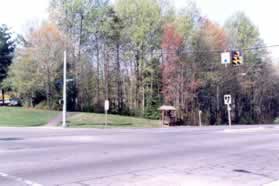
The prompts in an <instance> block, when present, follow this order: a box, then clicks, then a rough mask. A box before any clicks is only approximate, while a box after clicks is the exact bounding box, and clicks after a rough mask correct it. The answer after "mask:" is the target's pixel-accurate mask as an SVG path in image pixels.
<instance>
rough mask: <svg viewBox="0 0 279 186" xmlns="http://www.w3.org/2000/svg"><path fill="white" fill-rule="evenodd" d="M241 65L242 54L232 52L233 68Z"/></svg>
mask: <svg viewBox="0 0 279 186" xmlns="http://www.w3.org/2000/svg"><path fill="white" fill-rule="evenodd" d="M242 63H243V57H242V53H241V52H240V51H232V64H233V65H234V66H238V65H241V64H242Z"/></svg>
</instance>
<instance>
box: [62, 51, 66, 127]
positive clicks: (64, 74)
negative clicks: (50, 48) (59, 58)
mask: <svg viewBox="0 0 279 186" xmlns="http://www.w3.org/2000/svg"><path fill="white" fill-rule="evenodd" d="M66 114H67V52H66V50H65V51H64V68H63V123H62V126H63V127H64V128H66V127H67V123H66V122H67V121H66V119H67V118H66Z"/></svg>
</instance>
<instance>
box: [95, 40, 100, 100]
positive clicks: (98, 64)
mask: <svg viewBox="0 0 279 186" xmlns="http://www.w3.org/2000/svg"><path fill="white" fill-rule="evenodd" d="M96 44H97V48H96V50H97V75H96V76H97V77H96V82H97V86H96V92H97V98H96V99H97V103H98V102H99V99H100V46H99V39H98V36H97V39H96Z"/></svg>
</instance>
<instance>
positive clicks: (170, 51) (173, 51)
mask: <svg viewBox="0 0 279 186" xmlns="http://www.w3.org/2000/svg"><path fill="white" fill-rule="evenodd" d="M277 47H279V44H276V45H267V46H257V47H251V48H243V49H241V48H239V49H237V48H234V49H216V50H194V49H189V48H188V49H182V50H179V49H158V50H157V51H149V53H150V54H154V55H156V54H157V55H167V54H175V55H181V54H189V53H218V54H219V53H222V52H226V51H227V52H230V51H253V50H260V49H268V48H277ZM111 49H112V50H114V48H111ZM159 50H161V51H159ZM122 52H123V53H124V54H129V53H130V54H132V52H137V50H135V49H130V50H125V49H124V50H122ZM106 54H109V55H115V54H116V53H115V52H113V51H107V52H106Z"/></svg>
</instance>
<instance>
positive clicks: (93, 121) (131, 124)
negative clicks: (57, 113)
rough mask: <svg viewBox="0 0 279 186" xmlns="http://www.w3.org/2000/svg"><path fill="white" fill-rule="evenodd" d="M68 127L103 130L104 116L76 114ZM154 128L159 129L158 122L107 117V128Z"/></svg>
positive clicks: (123, 117)
mask: <svg viewBox="0 0 279 186" xmlns="http://www.w3.org/2000/svg"><path fill="white" fill-rule="evenodd" d="M68 120H69V124H70V127H81V128H103V127H104V123H105V115H104V114H93V113H78V114H75V115H74V116H72V117H70V118H69V119H68ZM117 127H118V128H156V127H160V121H159V120H148V119H143V118H136V117H127V116H119V115H108V126H107V128H117Z"/></svg>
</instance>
